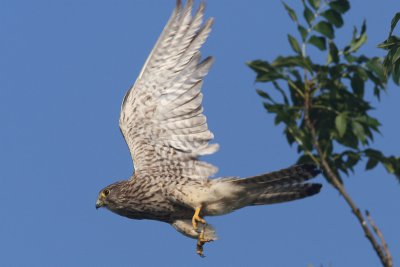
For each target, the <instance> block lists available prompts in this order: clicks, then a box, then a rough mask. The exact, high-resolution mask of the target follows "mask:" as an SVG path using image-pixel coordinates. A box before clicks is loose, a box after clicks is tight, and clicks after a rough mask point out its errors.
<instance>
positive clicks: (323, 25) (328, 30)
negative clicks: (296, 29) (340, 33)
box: [314, 21, 335, 39]
mask: <svg viewBox="0 0 400 267" xmlns="http://www.w3.org/2000/svg"><path fill="white" fill-rule="evenodd" d="M314 29H315V30H316V31H317V32H319V33H322V34H323V35H325V36H326V37H328V38H329V39H333V38H335V32H334V30H333V27H332V25H331V24H330V23H328V22H326V21H320V22H318V23H317V25H315V26H314Z"/></svg>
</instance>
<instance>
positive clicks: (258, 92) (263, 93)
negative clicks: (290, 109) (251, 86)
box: [256, 89, 274, 102]
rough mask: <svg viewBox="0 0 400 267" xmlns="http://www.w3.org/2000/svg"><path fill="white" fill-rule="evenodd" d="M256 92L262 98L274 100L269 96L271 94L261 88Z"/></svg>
mask: <svg viewBox="0 0 400 267" xmlns="http://www.w3.org/2000/svg"><path fill="white" fill-rule="evenodd" d="M256 92H257V94H258V95H259V96H261V97H262V98H265V99H268V100H270V101H271V102H274V101H273V99H272V98H271V96H270V95H269V94H268V93H266V92H264V91H263V90H260V89H257V90H256Z"/></svg>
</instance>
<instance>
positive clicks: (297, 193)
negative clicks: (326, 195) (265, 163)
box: [250, 184, 322, 205]
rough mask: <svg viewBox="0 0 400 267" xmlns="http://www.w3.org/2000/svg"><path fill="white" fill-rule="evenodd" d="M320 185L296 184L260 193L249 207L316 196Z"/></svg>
mask: <svg viewBox="0 0 400 267" xmlns="http://www.w3.org/2000/svg"><path fill="white" fill-rule="evenodd" d="M321 187H322V185H321V184H298V185H292V186H289V187H283V188H280V189H278V190H274V191H272V192H271V191H270V190H267V191H266V192H264V193H261V194H260V195H259V196H258V197H257V198H256V199H255V200H254V201H253V202H252V203H251V204H250V205H266V204H274V203H281V202H287V201H292V200H297V199H301V198H305V197H309V196H312V195H315V194H318V193H319V191H320V190H321Z"/></svg>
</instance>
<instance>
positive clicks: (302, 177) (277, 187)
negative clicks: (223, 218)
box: [225, 164, 322, 209]
mask: <svg viewBox="0 0 400 267" xmlns="http://www.w3.org/2000/svg"><path fill="white" fill-rule="evenodd" d="M319 173H320V170H319V169H318V168H317V167H316V166H315V165H313V164H302V165H295V166H292V167H289V168H286V169H282V170H279V171H275V172H271V173H266V174H261V175H257V176H253V177H248V178H243V179H237V178H236V179H235V178H228V179H226V180H225V182H226V183H231V185H233V187H234V188H236V189H238V188H239V189H238V190H237V191H236V194H237V195H236V205H235V206H236V207H234V209H239V208H242V207H244V206H251V205H266V204H273V203H280V202H286V201H292V200H296V199H300V198H305V197H308V196H312V195H315V194H317V193H318V192H319V191H320V189H321V187H322V185H321V184H317V183H304V182H305V181H307V180H309V179H312V178H314V177H315V176H316V175H318V174H319Z"/></svg>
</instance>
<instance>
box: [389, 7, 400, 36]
mask: <svg viewBox="0 0 400 267" xmlns="http://www.w3.org/2000/svg"><path fill="white" fill-rule="evenodd" d="M399 20H400V12H397V13H396V14H395V15H394V17H393V19H392V23H390V33H389V36H391V35H392V33H393V30H394V28H395V27H396V25H397V22H399Z"/></svg>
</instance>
